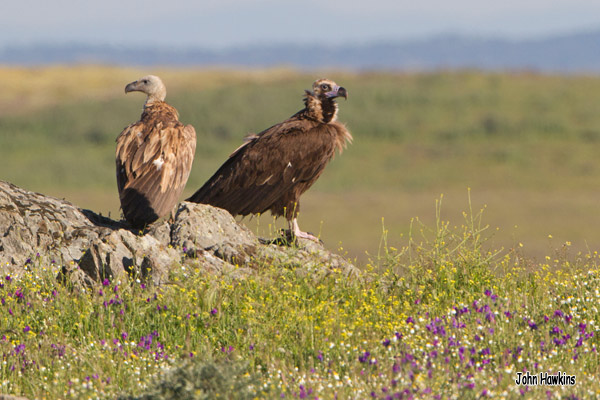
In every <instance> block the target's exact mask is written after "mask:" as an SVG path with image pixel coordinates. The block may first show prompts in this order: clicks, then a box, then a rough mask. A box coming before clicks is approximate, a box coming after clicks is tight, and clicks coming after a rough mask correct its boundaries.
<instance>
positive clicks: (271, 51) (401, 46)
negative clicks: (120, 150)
mask: <svg viewBox="0 0 600 400" xmlns="http://www.w3.org/2000/svg"><path fill="white" fill-rule="evenodd" d="M0 63H1V64H5V65H47V64H65V63H66V64H73V63H86V64H88V63H94V64H96V63H101V64H116V65H130V66H150V65H164V66H237V67H271V66H275V65H291V66H295V67H298V68H311V69H312V68H340V67H341V68H346V69H381V70H386V69H390V70H397V69H402V70H436V69H447V68H451V69H459V68H477V69H484V70H533V71H540V72H560V73H581V72H600V30H597V31H589V32H584V33H575V34H566V35H559V36H552V37H546V38H539V39H530V40H521V41H514V40H507V39H498V38H481V37H469V36H460V35H437V36H434V37H430V38H426V39H419V40H411V41H379V42H371V43H364V44H348V45H340V46H333V45H331V46H325V45H319V44H315V45H253V46H247V47H236V48H227V49H223V50H208V49H201V48H173V47H145V48H140V47H135V48H134V47H131V48H129V47H122V46H121V47H120V46H111V45H86V44H67V45H43V44H38V45H31V46H28V47H5V48H3V49H0Z"/></svg>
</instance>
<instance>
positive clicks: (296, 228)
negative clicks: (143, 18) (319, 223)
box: [290, 218, 320, 243]
mask: <svg viewBox="0 0 600 400" xmlns="http://www.w3.org/2000/svg"><path fill="white" fill-rule="evenodd" d="M290 230H291V231H292V232H293V233H294V236H296V237H297V238H301V239H308V240H313V241H315V242H317V243H319V242H320V240H319V238H318V237H316V236H313V235H311V234H310V233H308V232H302V231H301V230H300V227H299V226H298V220H297V219H296V218H294V219H292V220H291V221H290Z"/></svg>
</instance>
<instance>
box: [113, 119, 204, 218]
mask: <svg viewBox="0 0 600 400" xmlns="http://www.w3.org/2000/svg"><path fill="white" fill-rule="evenodd" d="M195 149H196V132H195V130H194V128H193V127H192V126H191V125H187V126H183V124H181V123H180V122H178V121H168V122H159V123H156V124H150V123H145V122H144V121H140V122H138V123H135V124H132V125H130V126H128V127H127V128H125V130H124V131H123V132H122V133H121V135H119V137H118V139H117V160H116V162H117V185H118V188H119V196H120V198H121V207H122V208H123V213H124V214H125V217H126V218H127V219H128V220H130V221H134V224H140V223H141V224H143V223H146V222H151V220H155V219H157V218H159V217H161V216H163V215H165V214H167V213H168V212H169V211H170V210H171V208H172V207H173V206H174V205H175V203H176V202H177V200H178V198H179V196H180V195H181V192H182V191H183V188H184V187H185V183H186V181H187V179H188V176H189V174H190V170H191V167H192V161H193V157H194V152H195Z"/></svg>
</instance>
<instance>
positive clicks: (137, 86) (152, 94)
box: [125, 75, 167, 104]
mask: <svg viewBox="0 0 600 400" xmlns="http://www.w3.org/2000/svg"><path fill="white" fill-rule="evenodd" d="M129 92H142V93H146V94H147V95H148V98H147V99H146V104H151V103H153V102H155V101H164V100H165V97H167V88H166V87H165V84H164V83H163V82H162V81H161V80H160V78H159V77H158V76H156V75H147V76H144V77H143V78H140V79H138V80H137V81H135V82H131V83H130V84H128V85H127V86H125V93H129Z"/></svg>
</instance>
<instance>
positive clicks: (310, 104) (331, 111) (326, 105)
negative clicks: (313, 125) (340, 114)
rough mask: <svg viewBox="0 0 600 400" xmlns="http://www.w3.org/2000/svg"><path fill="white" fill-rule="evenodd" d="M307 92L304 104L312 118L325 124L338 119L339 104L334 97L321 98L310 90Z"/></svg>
mask: <svg viewBox="0 0 600 400" xmlns="http://www.w3.org/2000/svg"><path fill="white" fill-rule="evenodd" d="M305 92H306V97H305V98H304V105H305V106H306V111H307V114H308V117H309V118H310V119H313V120H315V121H317V122H321V123H323V124H328V123H330V122H332V121H335V120H336V119H337V111H338V105H337V102H336V101H335V99H334V98H327V97H321V98H319V97H317V96H315V94H314V93H312V92H310V91H308V90H306V91H305Z"/></svg>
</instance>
